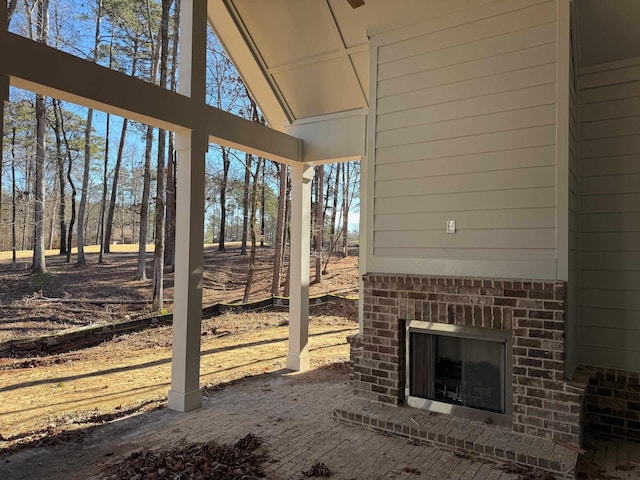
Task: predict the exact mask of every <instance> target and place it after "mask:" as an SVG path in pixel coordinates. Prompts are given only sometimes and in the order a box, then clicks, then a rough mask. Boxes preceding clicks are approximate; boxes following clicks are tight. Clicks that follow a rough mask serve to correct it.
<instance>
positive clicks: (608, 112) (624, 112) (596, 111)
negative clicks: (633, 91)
mask: <svg viewBox="0 0 640 480" xmlns="http://www.w3.org/2000/svg"><path fill="white" fill-rule="evenodd" d="M638 111H640V97H638V96H634V97H629V98H624V99H620V100H611V101H609V102H599V103H588V104H585V105H581V106H580V121H581V122H595V121H598V120H606V119H609V118H626V117H634V116H636V115H638Z"/></svg>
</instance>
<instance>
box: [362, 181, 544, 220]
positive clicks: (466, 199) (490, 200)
mask: <svg viewBox="0 0 640 480" xmlns="http://www.w3.org/2000/svg"><path fill="white" fill-rule="evenodd" d="M554 193H555V187H547V188H527V189H522V190H499V191H498V190H496V191H493V192H467V193H445V194H441V195H420V196H416V197H392V198H377V199H376V200H375V207H374V208H375V212H376V213H383V214H394V215H395V214H398V213H402V212H405V213H419V212H452V211H461V210H469V211H477V210H493V209H505V210H506V209H510V208H529V207H555V197H554V196H553V194H554Z"/></svg>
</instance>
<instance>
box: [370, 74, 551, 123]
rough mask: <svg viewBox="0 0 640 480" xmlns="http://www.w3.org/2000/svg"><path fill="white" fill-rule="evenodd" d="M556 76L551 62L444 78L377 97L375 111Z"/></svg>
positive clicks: (406, 107)
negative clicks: (477, 75)
mask: <svg viewBox="0 0 640 480" xmlns="http://www.w3.org/2000/svg"><path fill="white" fill-rule="evenodd" d="M555 75H556V65H555V63H550V64H545V65H541V66H537V67H531V68H527V69H523V70H517V71H515V72H507V73H500V74H496V75H490V76H487V77H481V78H474V79H472V80H465V81H461V82H446V81H445V80H446V79H443V82H442V84H441V85H438V86H435V87H431V88H425V89H422V90H417V91H413V92H408V93H402V94H398V95H390V96H388V97H383V98H380V99H379V100H378V113H379V114H381V115H382V114H385V113H389V112H397V111H400V110H409V109H413V108H417V107H423V106H427V105H434V104H438V103H446V102H451V101H454V100H460V99H463V98H474V97H479V96H482V95H491V94H495V93H500V92H507V91H510V90H518V89H521V88H527V87H535V86H538V85H545V84H549V83H553V82H554V81H555Z"/></svg>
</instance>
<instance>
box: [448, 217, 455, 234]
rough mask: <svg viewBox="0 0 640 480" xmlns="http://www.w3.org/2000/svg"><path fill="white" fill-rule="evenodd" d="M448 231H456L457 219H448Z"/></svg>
mask: <svg viewBox="0 0 640 480" xmlns="http://www.w3.org/2000/svg"><path fill="white" fill-rule="evenodd" d="M447 233H456V221H455V220H447Z"/></svg>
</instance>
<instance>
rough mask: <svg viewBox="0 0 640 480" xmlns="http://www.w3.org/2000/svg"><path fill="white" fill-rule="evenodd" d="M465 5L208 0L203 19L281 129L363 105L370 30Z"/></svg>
mask: <svg viewBox="0 0 640 480" xmlns="http://www.w3.org/2000/svg"><path fill="white" fill-rule="evenodd" d="M476 1H477V0H476ZM467 3H469V0H394V1H392V2H391V1H389V0H366V2H365V5H363V6H362V7H359V8H357V9H353V8H351V6H350V5H349V2H348V1H347V0H304V1H300V0H268V1H264V0H209V4H208V7H209V9H208V16H209V22H210V24H211V25H212V27H213V28H214V30H215V31H216V34H217V35H218V38H220V41H221V42H222V44H223V45H224V47H225V48H226V50H227V52H228V53H229V55H230V56H231V58H232V59H233V61H234V64H235V65H236V67H237V68H238V70H239V72H240V74H241V75H242V77H243V79H244V80H245V82H246V83H247V84H248V86H249V89H250V90H251V91H252V94H253V95H254V96H255V97H256V99H257V101H258V103H259V104H260V105H261V107H262V109H263V111H264V113H265V115H266V116H267V119H268V120H269V123H270V124H271V126H272V127H273V128H276V129H281V128H284V126H285V125H286V124H287V123H289V124H292V123H294V122H296V121H297V120H301V119H305V118H313V117H318V116H322V115H329V114H336V113H341V112H348V111H353V110H358V109H366V108H367V107H368V100H367V99H368V96H369V49H368V32H370V31H372V30H381V29H387V28H389V29H390V28H393V27H394V26H401V25H406V24H411V23H415V22H418V21H420V20H424V19H426V18H428V17H429V16H434V15H437V14H438V13H439V12H442V11H443V10H445V9H446V11H451V10H452V9H455V7H456V5H457V6H460V5H463V4H467ZM442 13H444V12H442ZM256 74H259V75H256Z"/></svg>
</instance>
